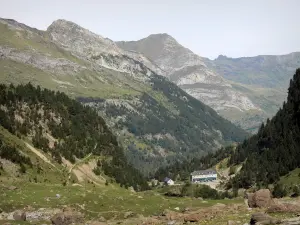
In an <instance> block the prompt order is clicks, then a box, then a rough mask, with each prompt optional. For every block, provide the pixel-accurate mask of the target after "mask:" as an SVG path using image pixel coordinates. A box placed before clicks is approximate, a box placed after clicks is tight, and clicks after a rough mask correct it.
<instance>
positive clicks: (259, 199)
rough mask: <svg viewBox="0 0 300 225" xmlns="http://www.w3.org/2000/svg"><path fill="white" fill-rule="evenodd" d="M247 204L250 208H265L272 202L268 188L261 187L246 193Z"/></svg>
mask: <svg viewBox="0 0 300 225" xmlns="http://www.w3.org/2000/svg"><path fill="white" fill-rule="evenodd" d="M247 199H248V206H249V207H250V208H255V207H258V208H267V207H269V206H270V205H272V204H273V203H274V201H273V199H272V195H271V192H270V190H269V189H261V190H258V191H256V192H255V193H254V194H253V193H247Z"/></svg>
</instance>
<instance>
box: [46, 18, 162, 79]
mask: <svg viewBox="0 0 300 225" xmlns="http://www.w3.org/2000/svg"><path fill="white" fill-rule="evenodd" d="M47 33H48V34H49V36H50V37H51V39H52V41H53V42H55V43H56V44H57V45H59V46H60V47H62V48H64V49H65V50H67V51H70V52H72V53H73V54H74V55H76V56H77V57H79V58H83V59H85V60H89V61H93V62H95V63H97V64H98V65H101V66H103V67H106V68H108V69H113V70H116V71H120V72H126V73H130V74H133V75H136V74H138V73H143V74H146V75H148V76H149V75H151V74H153V72H155V73H156V74H163V71H162V70H161V69H160V68H159V67H157V66H156V65H154V64H153V63H152V62H151V61H150V60H148V59H147V58H146V57H144V56H143V55H142V54H140V53H134V52H128V51H124V50H122V49H120V48H119V47H118V46H117V45H116V44H115V43H114V42H113V41H112V40H110V39H108V38H104V37H102V36H100V35H97V34H94V33H92V32H91V31H89V30H87V29H84V28H82V27H80V26H79V25H77V24H75V23H73V22H70V21H66V20H57V21H54V22H53V23H52V24H51V25H50V26H49V27H48V29H47Z"/></svg>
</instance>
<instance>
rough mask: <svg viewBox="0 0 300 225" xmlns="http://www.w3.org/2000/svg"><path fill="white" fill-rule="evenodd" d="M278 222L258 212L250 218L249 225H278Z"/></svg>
mask: <svg viewBox="0 0 300 225" xmlns="http://www.w3.org/2000/svg"><path fill="white" fill-rule="evenodd" d="M279 223H280V220H278V219H275V218H273V217H271V216H269V215H268V214H266V213H262V212H258V213H254V214H252V216H251V220H250V225H255V224H256V225H258V224H259V225H263V224H279Z"/></svg>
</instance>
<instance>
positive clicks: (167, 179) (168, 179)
mask: <svg viewBox="0 0 300 225" xmlns="http://www.w3.org/2000/svg"><path fill="white" fill-rule="evenodd" d="M168 181H172V179H171V178H169V177H166V178H165V179H164V182H168Z"/></svg>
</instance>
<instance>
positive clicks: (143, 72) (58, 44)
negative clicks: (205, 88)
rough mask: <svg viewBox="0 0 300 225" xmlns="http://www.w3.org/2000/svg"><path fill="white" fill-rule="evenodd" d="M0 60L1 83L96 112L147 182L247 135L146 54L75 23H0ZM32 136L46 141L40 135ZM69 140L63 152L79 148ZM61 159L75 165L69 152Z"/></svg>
mask: <svg viewBox="0 0 300 225" xmlns="http://www.w3.org/2000/svg"><path fill="white" fill-rule="evenodd" d="M0 55H1V60H0V81H1V82H2V83H5V84H6V85H9V84H10V83H13V84H14V85H19V84H22V85H24V84H27V83H28V82H31V84H32V85H33V86H35V87H37V86H38V85H39V86H41V87H42V88H48V89H50V90H52V91H56V92H57V91H59V92H63V93H65V94H67V95H68V96H69V97H71V98H73V99H76V98H78V99H80V101H81V102H82V103H84V104H86V105H88V106H91V107H94V108H95V109H96V110H97V113H98V114H100V115H101V117H103V118H104V119H105V122H106V124H107V126H108V127H109V128H110V129H111V130H112V132H113V133H114V134H115V135H116V137H117V141H118V143H119V144H120V146H122V147H123V149H124V150H125V155H126V158H127V159H128V161H129V162H130V163H131V164H133V165H134V167H136V168H138V169H139V170H140V171H141V172H142V173H144V174H146V175H148V174H149V173H150V172H153V171H155V170H156V169H157V168H158V167H159V166H162V165H167V164H170V163H172V162H174V159H176V158H178V159H180V160H184V159H187V158H191V157H194V156H201V155H205V154H207V153H209V152H211V151H214V150H216V149H218V148H219V147H220V146H221V145H223V144H226V143H228V142H241V141H243V140H244V138H245V137H247V135H248V134H247V133H246V132H245V131H244V130H242V129H241V128H238V127H236V126H235V125H233V124H232V123H230V122H229V121H228V120H225V119H223V118H222V117H220V116H219V115H218V114H217V113H216V112H215V111H214V110H213V109H211V108H210V107H208V106H206V105H205V104H203V103H201V102H199V101H197V100H196V99H194V98H192V97H191V96H189V95H188V94H187V93H185V92H184V91H182V90H181V89H180V88H179V87H177V86H176V85H174V84H173V83H171V82H169V81H168V80H167V79H164V78H163V77H161V76H159V75H157V74H159V73H158V72H159V71H160V70H159V68H157V66H155V65H154V64H151V62H150V61H149V60H147V58H146V57H144V56H143V55H141V54H138V53H133V52H128V51H124V50H122V49H120V48H118V47H117V45H116V44H115V43H114V42H112V41H110V40H108V39H105V38H103V37H101V36H99V35H96V34H94V33H92V32H90V31H88V30H86V29H84V28H82V27H80V26H78V25H77V24H74V23H72V22H69V21H65V20H58V21H55V22H53V24H52V25H51V26H50V27H49V28H48V29H47V30H46V31H40V30H37V29H34V28H30V27H28V26H26V25H24V24H21V23H18V22H17V21H14V20H8V19H0ZM155 71H157V72H155ZM90 121H93V120H90ZM51 123H52V122H51ZM51 123H50V124H49V125H51ZM52 124H53V123H52ZM77 128H78V125H76V128H75V127H74V129H75V130H76V129H77ZM80 128H81V127H80ZM80 128H79V131H75V133H74V135H75V137H78V136H79V135H80V133H81V130H80ZM47 129H48V130H49V131H50V133H51V136H53V138H54V139H59V138H60V136H59V135H61V134H60V132H61V131H58V132H56V131H54V130H50V129H52V127H51V126H50V127H49V128H47ZM53 129H56V128H53ZM87 129H89V128H87ZM35 130H36V129H34V131H35ZM52 131H53V132H52ZM68 132H69V131H68ZM52 133H53V134H52ZM56 133H57V134H56ZM32 135H33V136H36V138H37V139H39V136H41V135H40V133H38V132H37V135H35V133H33V134H32ZM55 135H57V136H55ZM54 136H55V137H54ZM67 141H68V142H66V143H65V144H64V142H61V143H60V144H59V145H58V146H57V149H59V148H64V147H63V145H66V146H72V148H73V147H74V146H73V145H74V143H76V142H73V140H67ZM36 144H38V146H39V147H40V148H43V147H42V146H43V145H46V144H47V143H46V142H45V141H44V139H43V138H42V139H41V142H40V143H36ZM81 147H82V143H80V145H79V146H76V148H75V150H74V154H73V155H74V156H76V157H83V154H82V152H84V153H85V154H86V153H88V152H90V151H91V150H90V149H89V150H86V149H83V150H80V151H78V150H77V149H80V148H81ZM45 151H47V152H48V150H47V148H45ZM95 151H96V150H95ZM53 154H55V153H54V152H53ZM62 154H64V157H66V158H68V159H69V160H73V156H71V154H70V151H68V150H63V152H62ZM56 155H57V157H58V158H59V156H58V154H56Z"/></svg>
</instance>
